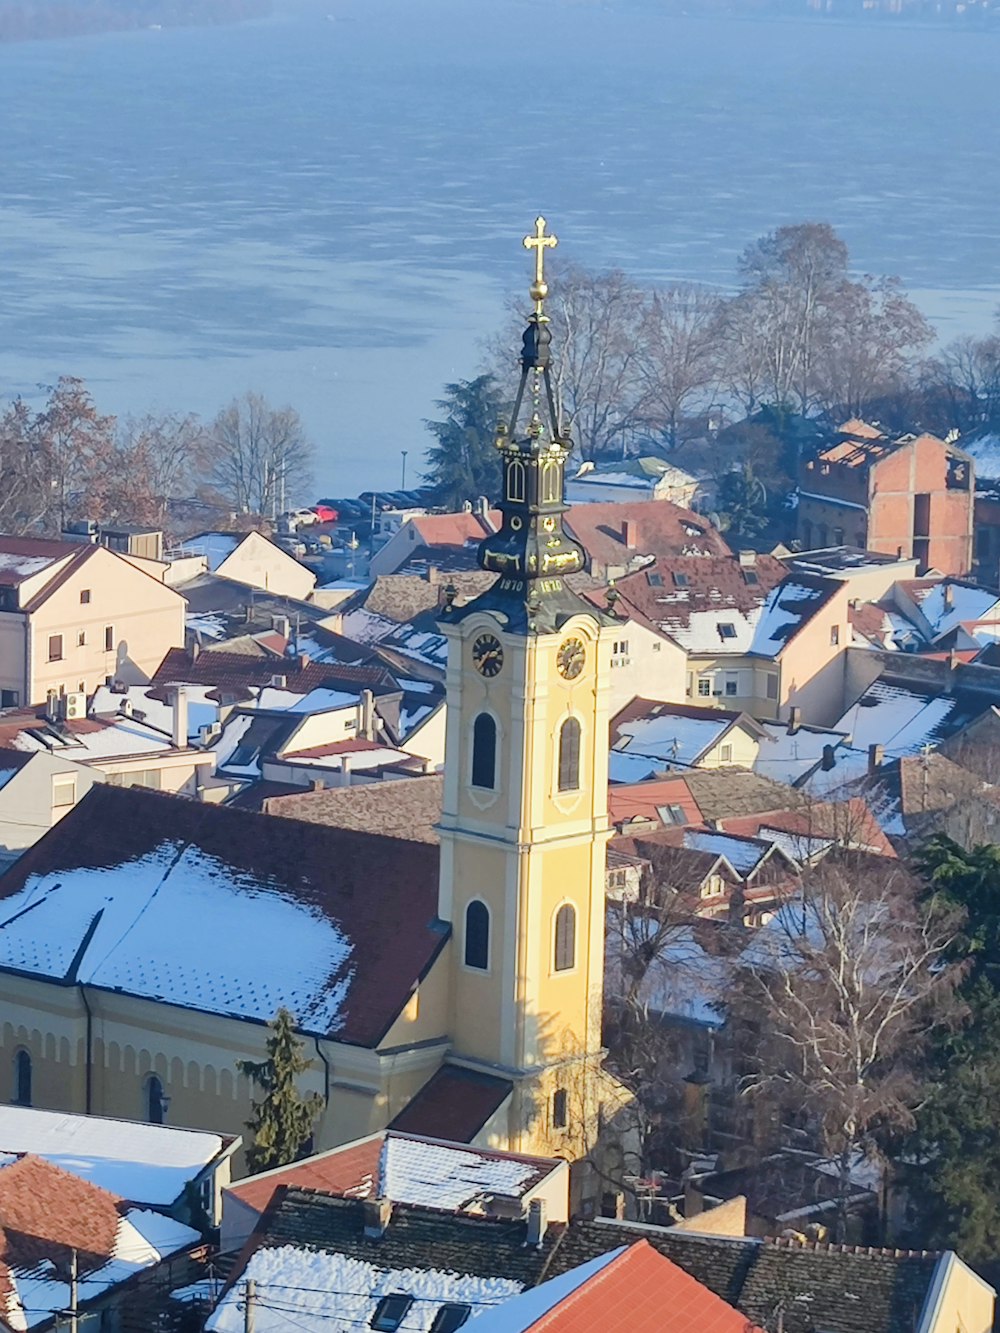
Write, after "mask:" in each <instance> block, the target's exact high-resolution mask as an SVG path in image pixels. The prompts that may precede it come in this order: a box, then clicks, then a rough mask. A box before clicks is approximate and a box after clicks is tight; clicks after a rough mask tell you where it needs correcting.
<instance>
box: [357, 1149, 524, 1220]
mask: <svg viewBox="0 0 1000 1333" xmlns="http://www.w3.org/2000/svg"><path fill="white" fill-rule="evenodd" d="M381 1176H382V1181H381V1193H382V1194H383V1195H384V1196H385V1197H386V1198H387V1199H393V1200H395V1201H396V1202H398V1203H411V1204H421V1205H423V1206H425V1207H427V1208H446V1209H455V1210H458V1209H463V1208H468V1207H469V1205H470V1204H471V1203H473V1202H474V1201H475V1200H476V1199H478V1198H481V1197H482V1196H483V1195H487V1194H503V1195H510V1196H513V1197H519V1196H520V1195H521V1194H522V1193H523V1192H524V1191H525V1189H528V1188H530V1187H531V1186H532V1185H534V1184H536V1183H537V1181H538V1177H539V1163H538V1162H537V1161H535V1162H529V1161H525V1160H524V1159H518V1158H515V1157H496V1156H493V1155H492V1154H488V1153H480V1152H476V1151H475V1150H474V1149H471V1148H457V1147H453V1146H452V1145H450V1144H445V1143H429V1142H427V1141H426V1140H423V1139H419V1138H410V1137H408V1136H407V1135H404V1134H387V1135H386V1138H385V1143H384V1144H383V1146H382V1160H381Z"/></svg>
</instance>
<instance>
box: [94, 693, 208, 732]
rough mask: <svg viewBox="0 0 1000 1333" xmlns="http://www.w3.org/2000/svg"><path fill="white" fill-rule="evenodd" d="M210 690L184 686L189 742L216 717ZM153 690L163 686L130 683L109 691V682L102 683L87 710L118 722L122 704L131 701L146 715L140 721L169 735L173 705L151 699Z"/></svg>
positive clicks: (171, 726) (97, 715) (134, 706)
mask: <svg viewBox="0 0 1000 1333" xmlns="http://www.w3.org/2000/svg"><path fill="white" fill-rule="evenodd" d="M211 690H212V687H211V686H210V685H187V686H185V687H184V691H185V695H186V696H187V710H188V726H187V734H188V739H189V740H190V741H196V740H197V739H198V735H199V732H200V729H201V728H202V727H207V726H210V725H211V724H212V723H213V722H215V721H217V720H218V716H219V705H218V703H217V702H216V701H215V700H213V699H210V698H209V697H208V696H209V694H210V693H211ZM154 693H155V694H162V693H163V688H162V686H160V687H157V686H155V685H130V686H128V688H127V689H126V690H124V691H122V690H121V688H119V689H117V690H112V689H111V687H110V686H108V685H101V686H99V687H98V689H97V690H96V691H95V693H94V697H93V699H92V700H91V704H90V712H91V715H92V716H94V717H100V718H106V719H108V720H113V721H115V722H119V721H120V720H121V716H120V710H121V707H122V704H123V703H125V702H126V701H127V702H128V703H129V704H131V706H132V708H133V710H138V711H139V712H141V713H143V714H144V715H145V716H144V718H143V721H144V722H145V724H146V726H149V727H155V728H156V730H157V731H161V732H164V733H165V734H166V735H167V736H171V735H172V734H173V725H174V709H173V704H170V703H167V702H166V700H165V699H162V698H154V697H153V696H154Z"/></svg>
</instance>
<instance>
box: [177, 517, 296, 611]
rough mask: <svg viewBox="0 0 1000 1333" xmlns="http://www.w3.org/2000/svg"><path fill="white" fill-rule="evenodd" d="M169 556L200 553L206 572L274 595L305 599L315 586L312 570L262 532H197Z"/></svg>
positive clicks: (185, 556) (186, 555)
mask: <svg viewBox="0 0 1000 1333" xmlns="http://www.w3.org/2000/svg"><path fill="white" fill-rule="evenodd" d="M172 555H174V556H175V558H178V559H185V558H188V557H190V556H201V557H203V558H204V561H205V565H206V568H207V571H208V573H210V574H215V575H216V576H217V577H218V578H220V579H230V580H232V582H234V583H240V584H243V585H244V586H245V587H249V588H259V589H260V590H261V591H262V592H267V593H272V594H273V595H275V596H277V597H291V598H294V599H295V600H296V601H303V602H304V601H307V600H308V598H309V595H310V593H311V592H312V591H313V589H314V588H315V586H316V575H315V574H314V572H313V571H312V570H311V569H308V568H307V567H306V566H305V565H303V564H301V563H300V562H299V561H298V560H296V559H295V557H294V556H292V555H289V553H288V552H287V551H283V550H282V548H281V547H280V546H278V545H277V544H276V543H275V542H273V541H271V539H270V538H269V537H265V536H264V534H263V533H262V532H200V533H198V534H197V535H196V536H194V537H189V538H188V539H187V541H185V543H184V545H183V547H181V548H180V550H179V551H177V552H172ZM182 586H183V585H182Z"/></svg>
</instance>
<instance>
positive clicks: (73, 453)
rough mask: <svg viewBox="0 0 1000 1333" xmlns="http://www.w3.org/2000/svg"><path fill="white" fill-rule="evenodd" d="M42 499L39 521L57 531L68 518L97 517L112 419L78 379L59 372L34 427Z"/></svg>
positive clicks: (110, 450)
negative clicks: (42, 475)
mask: <svg viewBox="0 0 1000 1333" xmlns="http://www.w3.org/2000/svg"><path fill="white" fill-rule="evenodd" d="M34 437H35V441H36V446H37V448H38V450H39V453H40V459H41V464H42V467H43V469H44V472H45V477H46V483H47V491H48V504H47V506H46V512H45V516H44V519H43V522H44V523H45V524H46V526H47V527H49V528H55V529H56V530H58V531H61V530H62V529H63V528H65V526H66V524H67V522H68V521H69V519H70V518H72V517H74V516H79V517H84V518H101V517H103V511H104V487H105V485H106V481H107V475H108V464H109V460H110V459H111V457H112V456H113V453H114V447H115V418H114V417H111V416H103V415H102V414H101V413H100V412H98V410H97V408H96V407H95V406H94V400H93V399H92V398H91V396H90V391H89V389H88V388H87V386H86V385H85V384H84V382H83V380H81V379H77V378H76V377H75V376H72V375H63V376H62V377H61V378H60V380H59V382H58V383H57V384H56V385H55V387H54V388H53V389H51V390H50V392H49V398H48V402H47V403H46V405H45V407H44V409H43V410H42V412H41V413H40V414H39V415H38V417H37V420H36V422H35V426H34Z"/></svg>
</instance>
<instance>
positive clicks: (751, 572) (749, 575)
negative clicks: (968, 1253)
mask: <svg viewBox="0 0 1000 1333" xmlns="http://www.w3.org/2000/svg"><path fill="white" fill-rule="evenodd" d="M743 579H744V582H746V583H747V584H749V586H750V587H751V588H754V587H756V586H757V584H758V583H759V582H760V579H759V578H758V577H757V571H756V570H755V569H745V570H744V571H743Z"/></svg>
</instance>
